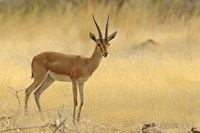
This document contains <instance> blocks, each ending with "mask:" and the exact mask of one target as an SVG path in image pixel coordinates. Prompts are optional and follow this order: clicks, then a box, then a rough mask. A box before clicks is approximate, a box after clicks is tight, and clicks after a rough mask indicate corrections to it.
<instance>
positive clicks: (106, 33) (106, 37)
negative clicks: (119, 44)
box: [93, 15, 109, 42]
mask: <svg viewBox="0 0 200 133" xmlns="http://www.w3.org/2000/svg"><path fill="white" fill-rule="evenodd" d="M93 20H94V23H95V25H96V27H97V30H98V33H99V39H100V41H101V42H102V41H103V37H102V33H101V30H100V28H99V25H98V24H97V21H96V20H95V18H94V15H93ZM108 23H109V15H108V18H107V22H106V30H105V40H106V41H108Z"/></svg>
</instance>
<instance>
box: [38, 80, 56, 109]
mask: <svg viewBox="0 0 200 133" xmlns="http://www.w3.org/2000/svg"><path fill="white" fill-rule="evenodd" d="M54 81H55V80H54V79H52V78H51V77H49V76H47V78H46V80H45V81H44V83H43V84H42V85H41V86H40V87H39V88H38V89H37V90H36V91H35V92H34V95H35V102H36V104H37V107H38V110H39V112H41V106H40V95H41V94H42V92H44V91H45V90H46V89H47V88H48V87H49V86H50V85H51V84H52V83H53V82H54Z"/></svg>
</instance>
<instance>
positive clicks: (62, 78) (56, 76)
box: [49, 72, 89, 83]
mask: <svg viewBox="0 0 200 133" xmlns="http://www.w3.org/2000/svg"><path fill="white" fill-rule="evenodd" d="M49 76H50V77H51V78H52V79H54V80H57V81H63V82H72V80H71V78H70V77H69V76H67V75H62V74H57V73H54V72H49ZM88 78H89V76H86V77H80V78H79V79H78V80H77V81H78V82H79V83H83V82H85V81H87V80H88Z"/></svg>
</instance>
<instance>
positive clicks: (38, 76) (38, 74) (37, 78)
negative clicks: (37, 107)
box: [24, 63, 47, 113]
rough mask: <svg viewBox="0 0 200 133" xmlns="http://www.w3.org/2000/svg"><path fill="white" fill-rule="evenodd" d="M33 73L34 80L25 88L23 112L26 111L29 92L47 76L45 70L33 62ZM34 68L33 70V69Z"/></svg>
mask: <svg viewBox="0 0 200 133" xmlns="http://www.w3.org/2000/svg"><path fill="white" fill-rule="evenodd" d="M32 70H33V74H34V82H33V83H32V84H31V85H30V86H29V87H28V88H27V89H26V90H25V106H24V110H25V113H27V112H28V99H29V96H30V94H31V93H32V92H33V91H34V90H35V89H36V88H37V87H38V86H39V85H40V84H42V82H43V81H44V80H45V78H46V76H47V70H46V69H45V68H44V67H42V66H40V65H39V64H37V63H35V64H33V68H32ZM34 70H35V71H34Z"/></svg>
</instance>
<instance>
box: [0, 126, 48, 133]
mask: <svg viewBox="0 0 200 133" xmlns="http://www.w3.org/2000/svg"><path fill="white" fill-rule="evenodd" d="M49 126H51V124H46V125H43V126H27V127H15V128H9V129H4V130H0V133H3V132H9V131H14V130H25V129H34V128H45V127H49Z"/></svg>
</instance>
